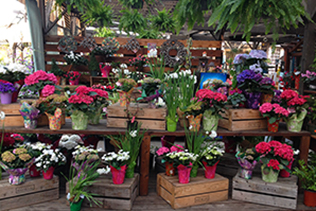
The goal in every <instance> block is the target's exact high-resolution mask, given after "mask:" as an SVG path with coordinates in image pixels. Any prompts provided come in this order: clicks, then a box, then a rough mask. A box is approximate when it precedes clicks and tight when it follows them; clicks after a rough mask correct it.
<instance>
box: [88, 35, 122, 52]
mask: <svg viewBox="0 0 316 211" xmlns="http://www.w3.org/2000/svg"><path fill="white" fill-rule="evenodd" d="M119 49H120V44H119V42H118V41H117V39H116V38H114V37H107V38H105V39H104V40H103V41H102V44H101V46H97V47H95V48H94V49H93V50H92V51H91V53H90V55H91V54H92V55H105V56H111V55H113V54H115V53H116V52H117V51H118V50H119Z"/></svg>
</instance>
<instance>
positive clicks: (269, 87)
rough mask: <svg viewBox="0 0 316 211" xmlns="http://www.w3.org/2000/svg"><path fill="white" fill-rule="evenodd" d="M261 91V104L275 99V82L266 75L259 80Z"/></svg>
mask: <svg viewBox="0 0 316 211" xmlns="http://www.w3.org/2000/svg"><path fill="white" fill-rule="evenodd" d="M259 84H260V91H261V93H262V94H261V104H263V103H271V102H272V99H273V94H274V90H275V83H274V81H273V80H272V79H271V78H269V77H264V78H262V80H261V81H260V82H259Z"/></svg>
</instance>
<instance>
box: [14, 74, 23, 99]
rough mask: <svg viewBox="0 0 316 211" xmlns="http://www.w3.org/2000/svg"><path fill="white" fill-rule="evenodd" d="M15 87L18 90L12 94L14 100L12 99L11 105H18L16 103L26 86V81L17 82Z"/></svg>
mask: <svg viewBox="0 0 316 211" xmlns="http://www.w3.org/2000/svg"><path fill="white" fill-rule="evenodd" d="M13 84H14V87H15V88H16V89H17V90H16V91H15V92H13V93H12V99H11V103H16V101H17V100H18V97H19V92H20V90H21V88H22V86H23V85H24V79H21V80H19V81H16V82H14V83H13Z"/></svg>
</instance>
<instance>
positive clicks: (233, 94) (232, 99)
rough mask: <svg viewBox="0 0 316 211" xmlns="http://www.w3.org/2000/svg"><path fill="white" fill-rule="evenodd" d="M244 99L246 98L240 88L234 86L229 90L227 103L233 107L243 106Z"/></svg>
mask: <svg viewBox="0 0 316 211" xmlns="http://www.w3.org/2000/svg"><path fill="white" fill-rule="evenodd" d="M246 101H247V99H246V97H245V95H244V94H243V93H242V91H241V90H240V89H238V88H235V89H233V90H231V91H229V95H228V97H227V104H228V105H231V106H232V107H233V108H245V107H246Z"/></svg>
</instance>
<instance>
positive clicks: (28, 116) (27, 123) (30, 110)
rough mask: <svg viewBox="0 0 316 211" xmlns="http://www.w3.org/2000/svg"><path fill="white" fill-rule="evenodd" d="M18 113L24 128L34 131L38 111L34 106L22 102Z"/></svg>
mask: <svg viewBox="0 0 316 211" xmlns="http://www.w3.org/2000/svg"><path fill="white" fill-rule="evenodd" d="M19 112H20V114H21V116H22V117H23V120H24V127H25V128H27V129H34V128H36V127H37V118H38V115H39V112H40V111H39V110H38V109H37V108H36V106H35V105H32V104H28V103H27V102H22V104H21V106H20V110H19Z"/></svg>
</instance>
